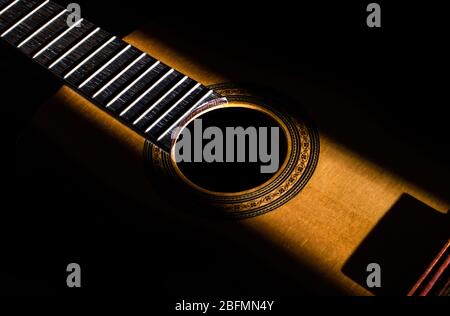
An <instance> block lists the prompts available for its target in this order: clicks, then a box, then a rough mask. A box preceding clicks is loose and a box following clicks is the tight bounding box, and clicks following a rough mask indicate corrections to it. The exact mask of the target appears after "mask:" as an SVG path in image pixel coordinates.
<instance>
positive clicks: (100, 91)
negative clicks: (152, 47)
mask: <svg viewBox="0 0 450 316" xmlns="http://www.w3.org/2000/svg"><path fill="white" fill-rule="evenodd" d="M145 56H147V54H146V53H142V54H141V55H140V56H139V57H137V58H136V59H135V60H134V61H133V62H131V63H130V64H129V65H128V66H127V67H125V69H123V70H122V71H121V72H119V73H118V74H117V75H116V76H115V77H114V78H112V79H111V80H110V81H108V82H107V83H106V84H105V85H104V86H103V87H102V88H100V90H98V91H97V92H96V93H95V94H94V95H93V96H92V98H93V99H95V98H96V97H97V96H98V95H99V94H100V93H102V92H103V91H105V89H107V88H108V87H109V86H110V85H111V84H112V83H113V82H114V81H116V80H117V79H119V78H120V77H121V76H122V75H123V74H124V73H125V72H127V71H128V70H129V69H130V68H131V67H133V66H134V65H135V64H136V63H138V62H139V61H140V60H141V59H142V58H144V57H145Z"/></svg>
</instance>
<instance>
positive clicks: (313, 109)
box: [0, 0, 450, 295]
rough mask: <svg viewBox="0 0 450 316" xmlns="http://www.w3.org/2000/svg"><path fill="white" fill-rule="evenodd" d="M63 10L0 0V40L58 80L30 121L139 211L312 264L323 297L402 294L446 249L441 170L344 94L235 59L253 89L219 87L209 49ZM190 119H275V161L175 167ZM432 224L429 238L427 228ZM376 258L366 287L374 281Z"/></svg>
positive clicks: (292, 267) (312, 280)
mask: <svg viewBox="0 0 450 316" xmlns="http://www.w3.org/2000/svg"><path fill="white" fill-rule="evenodd" d="M70 14H71V12H69V11H68V10H67V8H64V7H62V6H60V5H58V4H56V3H54V2H52V1H48V0H45V1H43V0H0V36H1V38H2V40H4V41H6V42H7V43H9V44H10V45H11V46H13V47H15V48H16V49H17V50H19V51H20V52H22V53H23V54H24V55H26V56H27V57H29V58H30V59H32V60H34V61H35V62H36V63H37V64H39V65H41V66H42V67H43V68H45V69H47V70H48V71H50V72H51V73H53V74H54V75H55V76H57V77H58V78H60V79H61V80H62V81H63V83H64V86H63V87H62V88H61V89H60V91H59V92H58V93H57V94H56V95H55V96H54V97H53V98H52V99H50V100H49V101H48V102H46V104H45V105H43V106H42V107H41V108H40V109H39V111H38V113H37V114H36V116H35V118H34V124H35V125H36V126H37V127H38V128H39V129H41V130H42V131H43V132H44V133H46V134H47V135H48V137H49V138H50V139H51V140H52V141H53V142H54V143H55V144H59V146H61V147H63V148H64V150H65V152H66V153H68V154H69V155H71V156H72V157H73V158H74V159H76V160H78V161H79V162H80V163H82V164H83V165H84V167H85V168H87V169H88V170H90V171H91V172H92V173H93V174H95V175H96V176H98V177H100V178H101V179H103V181H104V182H105V183H107V184H108V186H111V187H113V188H114V189H115V190H119V191H121V192H123V194H126V195H128V196H129V197H131V198H133V199H134V200H136V201H138V202H139V203H141V204H142V205H145V206H146V207H147V208H148V209H149V212H150V210H151V211H155V212H158V211H160V212H164V213H168V214H173V216H177V217H178V218H182V219H183V220H184V221H186V223H188V222H189V223H192V225H199V226H201V227H205V228H206V229H208V230H211V231H214V232H215V233H217V234H222V235H224V236H227V238H230V239H233V240H237V241H238V242H239V243H241V244H242V245H244V247H248V249H249V251H254V252H256V253H258V254H259V255H261V256H262V258H264V260H267V261H269V262H271V263H273V266H274V267H277V269H280V270H282V271H283V273H286V274H287V275H289V276H290V277H291V278H292V279H294V280H295V279H296V278H299V270H300V269H301V270H303V271H308V274H307V275H308V276H309V277H308V278H306V279H305V278H304V275H305V274H304V273H302V274H301V275H302V279H301V280H300V281H299V282H302V283H303V284H305V285H307V286H308V287H309V288H310V289H311V291H312V292H314V293H320V294H331V293H332V294H335V293H340V294H350V295H372V294H380V295H383V294H398V295H406V294H407V293H408V292H409V290H410V289H411V288H412V287H413V285H414V284H415V283H416V281H417V280H418V279H419V277H420V276H421V275H422V273H423V271H425V268H426V267H427V265H428V264H429V263H430V262H431V260H432V258H433V257H434V256H435V255H437V254H438V251H439V249H440V248H442V247H443V246H444V245H445V244H446V240H447V239H448V237H449V236H448V235H449V234H448V233H449V229H448V228H449V226H447V224H448V222H447V219H448V216H447V213H448V209H449V205H450V200H449V196H448V190H447V189H448V174H447V173H446V172H443V171H442V170H445V168H441V166H439V165H438V164H437V163H433V162H431V161H430V160H427V158H426V157H419V156H417V155H414V154H411V153H410V149H409V148H408V147H407V146H405V145H404V144H401V143H399V142H398V141H397V140H395V139H392V138H390V137H389V135H388V134H387V133H386V132H385V131H384V130H383V129H382V128H381V127H379V126H377V124H375V123H374V122H373V121H372V120H371V119H370V117H367V116H365V115H364V114H361V113H357V111H356V110H355V109H354V108H352V107H351V106H350V105H349V104H350V102H348V100H346V99H345V98H344V97H340V96H336V95H334V94H332V93H330V92H327V91H324V90H322V89H321V88H320V87H317V86H314V85H313V84H310V83H308V82H305V81H302V80H299V79H298V78H286V77H285V76H282V75H280V73H281V70H273V72H272V73H271V74H270V75H266V76H261V72H260V71H258V70H257V69H251V68H249V69H242V72H241V73H242V76H241V82H247V83H249V84H246V85H239V84H235V83H233V82H231V83H230V79H229V77H228V76H227V72H226V68H227V67H228V66H229V65H228V64H227V60H226V58H225V57H224V56H220V54H217V55H213V57H212V58H214V59H216V60H217V64H219V65H221V66H220V67H216V68H214V69H211V67H208V66H207V64H206V63H205V64H203V63H202V62H201V60H200V59H199V58H196V56H195V54H186V53H184V52H183V50H182V49H179V48H177V47H176V45H174V44H173V43H169V42H167V41H165V40H164V39H162V38H161V37H159V36H157V35H156V32H155V31H154V30H152V29H149V28H145V27H144V28H142V29H140V30H137V31H135V32H133V33H131V34H130V35H128V36H126V37H125V38H123V39H120V38H118V37H116V36H113V35H112V34H110V33H109V32H107V31H105V30H103V29H102V28H99V27H97V26H96V25H94V24H93V23H91V22H90V21H88V20H86V19H84V17H81V18H80V19H78V20H76V21H72V23H68V20H70ZM203 53H205V52H203ZM206 53H208V54H209V56H211V54H214V52H206ZM230 67H232V66H230ZM222 70H223V71H222ZM234 82H236V80H234ZM261 87H265V88H263V89H261ZM267 87H271V88H273V89H271V91H276V92H275V93H273V92H271V91H269V89H267ZM324 109H325V110H324ZM343 116H345V117H348V118H349V119H348V120H347V121H342V123H340V122H338V123H337V124H338V125H339V124H341V126H340V128H341V129H342V130H348V131H351V133H358V134H360V135H361V138H363V139H365V141H366V143H367V144H370V146H372V147H373V148H376V151H377V152H378V153H379V154H383V153H385V154H386V155H388V156H389V157H395V159H400V160H401V159H409V160H410V162H411V161H413V163H411V165H415V166H417V167H416V169H415V170H414V173H418V174H420V175H423V176H424V177H425V179H427V181H425V182H423V183H425V184H418V183H417V182H415V181H413V180H412V179H409V178H406V177H404V176H403V175H400V174H397V173H396V172H395V171H393V170H391V169H389V168H385V167H384V166H383V165H382V164H378V163H377V162H376V161H372V160H371V159H369V158H368V157H365V156H364V155H361V154H360V153H359V152H357V151H354V150H352V148H350V147H348V146H345V145H343V144H341V143H339V142H338V141H336V139H335V138H334V137H333V134H332V132H331V131H330V130H327V128H326V126H327V123H328V122H330V120H333V119H335V118H339V117H343ZM355 117H357V119H353V118H355ZM197 119H202V122H203V124H204V126H207V125H208V126H219V127H220V126H221V127H226V126H242V127H244V128H245V127H250V126H256V127H267V126H268V127H277V128H279V130H280V131H281V132H280V135H279V139H278V142H277V144H278V146H277V147H278V154H279V157H280V159H279V166H278V168H277V171H276V172H274V173H260V168H259V167H260V164H258V163H228V162H227V163H219V162H214V163H205V162H195V163H194V162H191V163H189V162H177V160H176V150H177V140H179V139H180V138H179V135H180V134H181V132H182V131H183V130H184V129H189V128H191V127H192V126H193V124H194V122H195V121H196V120H197ZM393 159H394V158H393ZM424 166H426V170H424ZM430 183H432V184H433V185H432V186H430V185H429V184H430ZM148 225H151V223H148ZM430 225H431V226H430ZM433 228H434V229H433ZM399 230H400V231H401V234H400V233H399ZM430 230H432V231H434V233H435V234H436V238H434V239H433V240H434V241H436V240H438V242H435V243H431V242H429V240H428V239H427V238H425V237H424V236H427V235H432V234H433V232H430ZM427 240H428V241H427ZM274 249H277V251H280V252H283V253H284V254H285V256H284V257H283V258H282V256H278V255H275V252H274ZM418 254H422V256H419V255H418ZM286 258H289V259H286ZM374 267H375V268H379V270H380V271H379V272H380V275H381V281H380V282H381V284H378V285H377V284H376V283H377V282H375V283H374V284H375V285H373V284H372V283H371V282H370V280H371V277H372V276H373V275H372V273H374V272H375V270H376V269H375V268H374ZM371 284H372V285H371Z"/></svg>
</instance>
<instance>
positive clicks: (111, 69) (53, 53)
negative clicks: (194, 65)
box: [0, 0, 219, 150]
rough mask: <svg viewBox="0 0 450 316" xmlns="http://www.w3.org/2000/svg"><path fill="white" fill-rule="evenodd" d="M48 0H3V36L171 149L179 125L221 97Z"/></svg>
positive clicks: (0, 28)
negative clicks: (69, 20) (70, 22)
mask: <svg viewBox="0 0 450 316" xmlns="http://www.w3.org/2000/svg"><path fill="white" fill-rule="evenodd" d="M69 14H70V13H69V12H68V11H67V9H65V8H63V7H61V6H59V5H57V4H55V3H53V2H51V1H48V0H45V1H44V0H20V1H19V0H17V1H15V0H0V36H1V37H2V38H3V39H4V40H5V41H7V42H8V43H9V44H11V45H13V46H15V47H16V48H18V49H19V50H20V51H22V52H23V53H24V54H26V55H27V56H30V57H32V58H33V59H34V60H35V61H36V62H38V63H39V64H41V65H43V66H45V67H47V68H48V69H49V70H50V71H51V72H53V73H54V74H55V75H57V76H58V77H59V78H61V79H63V80H64V81H65V82H66V83H67V84H68V85H70V86H71V87H72V88H73V89H75V90H77V91H79V92H81V93H82V94H83V95H84V96H86V97H87V98H89V99H90V100H91V101H92V102H94V103H95V104H96V105H97V106H99V107H102V108H103V109H107V110H108V111H109V112H110V114H111V115H113V116H114V117H115V118H117V119H120V120H121V121H122V122H123V123H124V124H126V125H127V126H129V127H130V128H132V129H133V130H135V131H136V132H138V133H140V134H141V135H143V136H144V137H146V138H148V139H150V140H152V141H154V142H155V143H156V145H158V146H160V147H161V148H163V149H164V150H169V147H170V144H171V143H170V135H171V133H172V131H173V130H174V128H175V127H177V126H178V124H179V123H180V122H181V121H182V120H183V119H184V118H186V117H187V115H189V114H190V113H191V112H192V111H193V110H194V109H195V108H196V107H198V106H200V105H201V104H202V103H204V102H205V101H208V100H211V99H214V98H217V97H219V96H218V95H217V94H213V93H214V92H213V91H212V90H209V89H208V88H206V87H205V86H203V85H201V84H200V83H198V82H196V81H195V80H193V79H191V78H189V77H188V76H185V75H183V74H181V73H180V72H178V71H176V70H174V69H172V68H170V67H169V66H167V65H165V64H163V63H161V62H159V61H158V60H156V59H155V58H153V57H151V56H149V55H147V54H146V53H143V52H142V51H140V50H139V49H137V48H135V47H133V46H131V45H129V44H128V43H126V42H124V41H123V40H121V39H118V38H116V37H115V36H113V35H111V34H109V33H108V32H106V31H104V30H102V29H100V28H99V27H96V26H95V25H94V24H92V23H91V22H89V21H86V20H84V19H80V20H79V21H77V22H76V23H75V24H73V25H71V26H68V25H67V17H68V16H69Z"/></svg>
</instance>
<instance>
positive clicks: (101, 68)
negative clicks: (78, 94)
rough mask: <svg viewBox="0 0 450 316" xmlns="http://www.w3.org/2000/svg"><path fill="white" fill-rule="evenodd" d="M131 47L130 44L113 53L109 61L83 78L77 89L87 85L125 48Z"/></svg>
mask: <svg viewBox="0 0 450 316" xmlns="http://www.w3.org/2000/svg"><path fill="white" fill-rule="evenodd" d="M130 48H131V45H127V46H125V48H122V49H121V50H120V51H119V52H118V53H116V54H115V56H114V57H113V58H111V59H110V60H109V61H107V62H106V63H105V64H104V65H103V66H101V67H100V68H99V69H98V70H96V71H95V72H94V73H93V74H92V75H90V76H89V77H88V78H87V79H86V80H84V81H83V82H82V83H81V84H80V85H79V86H78V89H81V88H83V87H84V86H85V85H87V84H88V83H89V82H90V81H91V80H92V79H94V78H95V77H96V76H97V75H99V74H101V73H102V72H104V71H105V69H106V68H107V67H108V66H109V65H111V64H112V63H114V62H115V61H116V60H117V59H118V58H119V57H120V56H122V55H123V54H124V53H125V52H126V51H127V50H129V49H130Z"/></svg>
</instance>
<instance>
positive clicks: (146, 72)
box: [106, 60, 160, 107]
mask: <svg viewBox="0 0 450 316" xmlns="http://www.w3.org/2000/svg"><path fill="white" fill-rule="evenodd" d="M159 64H160V61H159V60H157V61H156V62H155V63H154V64H153V65H151V66H150V68H148V69H147V70H146V71H145V72H144V73H143V74H142V75H140V76H139V77H138V78H137V79H136V80H134V81H133V82H132V83H130V84H129V85H128V86H127V87H126V88H125V89H123V90H122V91H121V92H120V93H119V94H118V95H117V96H116V97H115V98H114V99H112V100H111V101H109V102H108V104H107V105H106V107H109V106H111V104H113V103H114V102H116V101H117V100H118V99H119V98H120V97H121V96H122V95H123V94H124V93H125V92H127V91H128V89H130V88H131V87H132V86H134V85H135V84H136V83H137V82H138V81H139V80H141V79H142V78H143V77H144V76H145V75H146V74H148V73H149V72H150V71H152V70H153V69H154V68H155V67H156V66H158V65H159Z"/></svg>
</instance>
